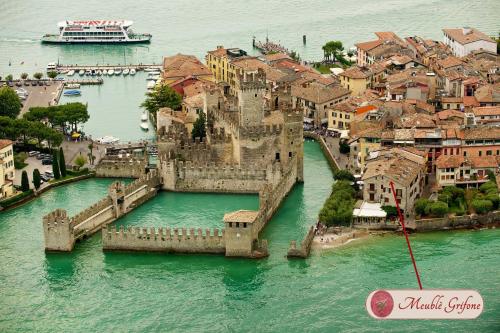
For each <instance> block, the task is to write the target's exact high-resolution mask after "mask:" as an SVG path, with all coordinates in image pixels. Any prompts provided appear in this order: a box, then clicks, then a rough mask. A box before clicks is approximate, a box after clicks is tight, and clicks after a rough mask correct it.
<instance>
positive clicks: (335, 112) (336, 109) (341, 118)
mask: <svg viewBox="0 0 500 333" xmlns="http://www.w3.org/2000/svg"><path fill="white" fill-rule="evenodd" d="M355 113H356V106H355V105H353V104H350V103H348V102H345V103H340V104H337V105H334V106H333V107H331V108H330V109H328V128H329V129H337V130H346V129H349V125H350V123H351V121H352V119H353V118H354V115H355Z"/></svg>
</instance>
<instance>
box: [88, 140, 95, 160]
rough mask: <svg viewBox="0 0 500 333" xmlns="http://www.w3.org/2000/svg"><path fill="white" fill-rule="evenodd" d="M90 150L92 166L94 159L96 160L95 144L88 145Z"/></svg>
mask: <svg viewBox="0 0 500 333" xmlns="http://www.w3.org/2000/svg"><path fill="white" fill-rule="evenodd" d="M88 148H89V161H90V164H91V165H94V159H95V156H94V154H93V150H94V143H92V142H91V143H90V144H89V145H88Z"/></svg>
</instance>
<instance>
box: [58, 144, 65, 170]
mask: <svg viewBox="0 0 500 333" xmlns="http://www.w3.org/2000/svg"><path fill="white" fill-rule="evenodd" d="M59 170H60V171H61V176H62V177H66V161H65V160H64V151H63V149H62V147H61V148H59Z"/></svg>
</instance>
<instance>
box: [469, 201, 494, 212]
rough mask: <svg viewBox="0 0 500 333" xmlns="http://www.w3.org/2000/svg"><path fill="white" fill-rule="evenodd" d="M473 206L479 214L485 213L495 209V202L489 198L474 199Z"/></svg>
mask: <svg viewBox="0 0 500 333" xmlns="http://www.w3.org/2000/svg"><path fill="white" fill-rule="evenodd" d="M472 208H474V210H475V211H476V213H477V214H484V213H487V212H489V211H491V210H492V209H493V203H492V202H491V201H489V200H484V199H474V200H472Z"/></svg>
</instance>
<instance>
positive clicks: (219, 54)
mask: <svg viewBox="0 0 500 333" xmlns="http://www.w3.org/2000/svg"><path fill="white" fill-rule="evenodd" d="M208 53H210V54H211V55H213V56H216V57H222V56H225V55H226V54H227V49H225V48H223V47H218V48H217V49H215V50H213V51H208Z"/></svg>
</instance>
